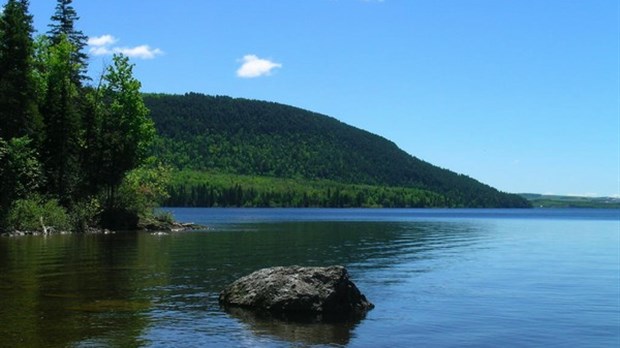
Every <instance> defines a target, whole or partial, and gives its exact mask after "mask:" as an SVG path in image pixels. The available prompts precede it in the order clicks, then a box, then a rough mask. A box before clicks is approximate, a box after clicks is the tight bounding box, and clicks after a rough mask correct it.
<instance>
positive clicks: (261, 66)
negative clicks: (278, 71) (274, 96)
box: [237, 54, 282, 79]
mask: <svg viewBox="0 0 620 348" xmlns="http://www.w3.org/2000/svg"><path fill="white" fill-rule="evenodd" d="M241 62H243V64H242V65H241V67H240V68H239V69H238V70H237V76H238V77H242V78H247V79H250V78H255V77H260V76H267V75H270V74H271V71H272V70H273V69H275V68H281V67H282V64H280V63H275V62H272V61H270V60H267V59H262V58H258V57H257V56H256V55H253V54H248V55H245V56H244V57H243V58H242V59H241Z"/></svg>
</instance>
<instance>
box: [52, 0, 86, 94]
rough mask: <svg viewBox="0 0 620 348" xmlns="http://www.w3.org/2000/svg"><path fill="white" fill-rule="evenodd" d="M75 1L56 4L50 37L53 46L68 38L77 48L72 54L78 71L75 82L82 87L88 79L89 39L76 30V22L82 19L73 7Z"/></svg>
mask: <svg viewBox="0 0 620 348" xmlns="http://www.w3.org/2000/svg"><path fill="white" fill-rule="evenodd" d="M72 2H73V0H58V1H57V3H56V11H55V12H54V15H53V16H52V17H51V19H52V23H51V24H49V27H50V30H49V31H48V36H49V37H50V39H51V40H52V44H54V45H56V44H58V43H60V42H61V41H62V40H63V36H66V37H67V39H68V40H69V42H70V43H71V44H72V45H73V47H74V48H75V49H74V51H73V53H72V54H71V62H72V63H73V66H74V67H76V68H77V69H78V70H76V71H74V73H73V74H74V75H73V77H72V78H73V82H74V83H75V84H77V85H78V86H81V81H83V80H84V79H88V77H87V76H86V70H87V68H88V55H87V54H86V53H84V47H86V44H87V40H88V38H87V37H86V35H84V33H82V31H81V30H77V29H76V28H75V22H77V21H78V20H79V19H80V17H79V16H78V15H77V12H76V11H75V9H74V8H73V6H72V5H71V3H72Z"/></svg>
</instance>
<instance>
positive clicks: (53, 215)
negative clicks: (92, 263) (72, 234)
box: [7, 197, 71, 232]
mask: <svg viewBox="0 0 620 348" xmlns="http://www.w3.org/2000/svg"><path fill="white" fill-rule="evenodd" d="M42 223H43V225H45V226H46V227H53V228H54V229H56V230H57V231H68V230H69V229H70V227H71V224H70V220H69V216H68V214H67V211H66V210H65V209H64V208H63V207H61V206H60V205H59V204H58V201H56V200H45V199H43V198H41V197H31V198H26V199H18V200H16V201H15V202H13V205H11V209H10V210H9V213H8V217H7V225H8V227H9V228H11V229H15V230H21V231H33V232H34V231H43V227H42V226H41V224H42Z"/></svg>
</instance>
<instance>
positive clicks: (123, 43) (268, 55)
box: [30, 0, 620, 196]
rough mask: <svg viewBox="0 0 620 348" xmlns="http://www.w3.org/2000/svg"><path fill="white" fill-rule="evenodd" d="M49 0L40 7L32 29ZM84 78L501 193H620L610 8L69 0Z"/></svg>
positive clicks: (482, 2) (494, 0) (510, 1)
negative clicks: (350, 132)
mask: <svg viewBox="0 0 620 348" xmlns="http://www.w3.org/2000/svg"><path fill="white" fill-rule="evenodd" d="M54 5H55V1H53V0H31V8H30V9H31V12H32V14H33V15H34V16H35V26H36V27H37V29H38V30H39V32H44V31H46V30H47V24H48V23H49V17H50V16H51V15H52V13H53V9H54ZM74 7H75V8H76V10H77V11H78V14H79V15H80V17H81V19H80V21H79V22H78V23H77V27H78V29H81V30H82V31H83V32H84V33H85V34H86V35H88V36H89V37H91V38H92V40H91V43H92V45H91V46H90V47H89V48H88V49H89V51H91V63H90V68H91V73H92V74H93V75H97V74H98V73H100V72H101V70H102V66H103V64H105V63H106V62H109V61H110V55H109V54H111V53H112V52H119V51H120V52H125V53H126V54H128V55H131V56H132V57H133V58H132V59H133V62H134V63H136V68H135V73H136V76H137V77H138V78H139V79H140V80H141V81H142V84H143V90H144V91H146V92H166V93H185V92H190V91H194V92H201V93H205V94H217V95H230V96H233V97H244V98H251V99H261V100H269V101H275V102H280V103H285V104H291V105H294V106H298V107H301V108H305V109H309V110H312V111H316V112H320V113H323V114H326V115H330V116H333V117H336V118H338V119H339V120H341V121H343V122H345V123H348V124H350V125H353V126H356V127H359V128H362V129H365V130H368V131H370V132H373V133H376V134H379V135H381V136H383V137H385V138H387V139H390V140H392V141H394V142H395V143H396V144H397V145H398V146H400V147H401V148H402V149H404V150H405V151H407V152H408V153H410V154H412V155H414V156H416V157H418V158H421V159H423V160H426V161H428V162H431V163H433V164H435V165H438V166H441V167H444V168H448V169H451V170H453V171H456V172H458V173H463V174H467V175H469V176H472V177H474V178H476V179H478V180H480V181H482V182H484V183H487V184H489V185H491V186H494V187H497V188H498V189H500V190H503V191H508V192H536V193H554V194H574V195H605V196H618V195H620V178H619V177H620V100H619V99H620V97H619V94H620V87H619V85H620V82H619V60H620V58H619V40H620V38H619V31H620V30H619V27H620V24H619V23H620V19H619V17H620V15H619V12H620V10H619V8H620V5H619V1H617V0H589V1H581V0H544V1H540V0H519V1H516V0H433V1H423V0H383V1H379V0H218V1H215V0H179V1H163V0H148V1H146V0H106V1H93V0H75V1H74Z"/></svg>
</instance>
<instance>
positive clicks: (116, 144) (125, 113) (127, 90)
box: [97, 55, 155, 207]
mask: <svg viewBox="0 0 620 348" xmlns="http://www.w3.org/2000/svg"><path fill="white" fill-rule="evenodd" d="M100 93H101V98H100V99H99V101H100V102H101V104H100V105H97V110H98V112H99V113H100V114H101V131H100V135H99V142H98V143H99V144H100V156H99V160H100V163H101V172H100V176H101V178H102V179H103V180H102V181H103V184H104V185H105V186H106V189H107V190H106V204H107V206H109V207H112V206H114V205H115V198H116V197H115V194H116V191H117V189H118V186H119V185H120V184H121V182H122V180H123V178H124V177H125V174H126V173H127V172H128V171H129V170H131V169H133V168H135V167H137V166H139V165H140V164H141V163H142V161H143V160H144V158H145V155H146V150H147V148H148V146H149V145H150V143H151V141H152V140H153V138H154V137H155V128H154V125H153V121H152V120H151V119H150V118H149V117H148V115H149V110H148V109H147V108H146V106H145V105H144V102H143V99H142V95H141V94H140V82H139V81H138V80H136V79H135V78H134V77H133V65H132V64H130V63H129V59H128V58H127V57H125V56H122V55H115V56H114V58H113V64H112V65H111V66H109V67H108V69H107V72H106V74H105V75H104V76H103V86H102V88H101V91H100Z"/></svg>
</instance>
